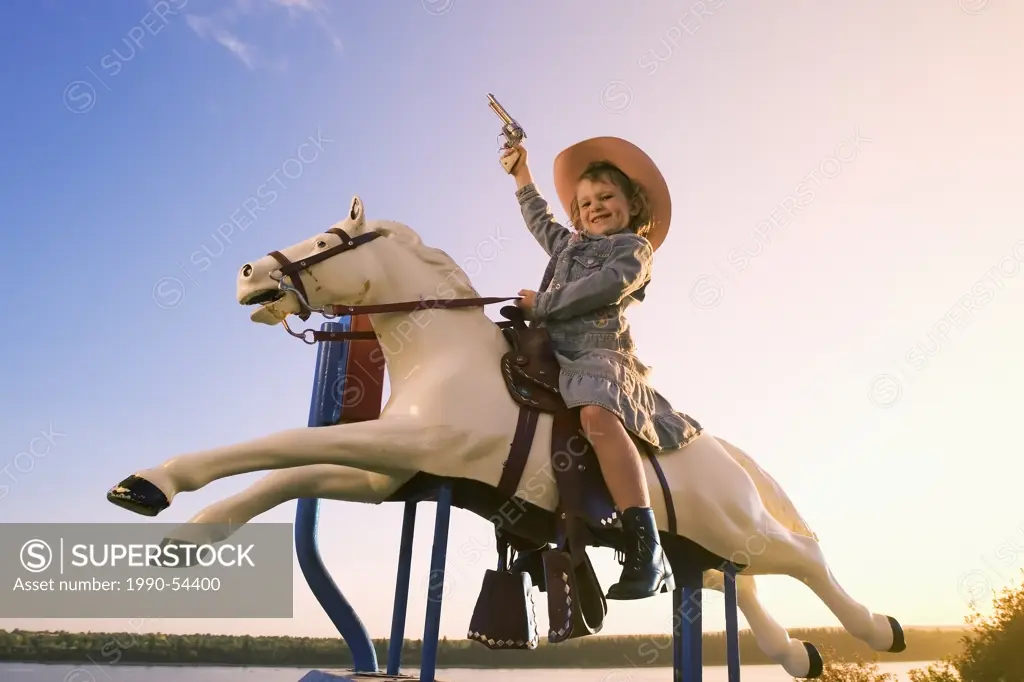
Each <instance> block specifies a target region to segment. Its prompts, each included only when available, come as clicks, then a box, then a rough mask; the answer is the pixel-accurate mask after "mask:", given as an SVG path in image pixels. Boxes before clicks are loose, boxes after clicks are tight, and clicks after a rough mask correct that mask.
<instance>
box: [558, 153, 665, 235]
mask: <svg viewBox="0 0 1024 682" xmlns="http://www.w3.org/2000/svg"><path fill="white" fill-rule="evenodd" d="M594 161H608V162H610V163H613V164H615V165H616V166H618V167H619V169H620V170H621V171H622V172H623V173H625V174H626V175H628V176H629V177H630V178H632V179H633V181H634V182H637V183H639V184H640V186H641V187H643V188H644V191H645V192H646V193H647V198H648V199H649V200H650V204H651V229H650V231H649V232H648V233H647V239H648V241H650V242H651V246H652V247H653V248H654V249H655V250H657V248H658V247H659V246H661V243H662V242H663V241H665V236H666V235H667V234H668V227H669V222H670V220H671V218H672V198H671V196H670V195H669V191H668V184H667V183H666V182H665V178H664V176H662V174H661V171H659V170H658V167H657V166H656V165H655V163H654V161H652V160H651V157H649V156H647V154H645V153H644V151H643V150H642V149H640V148H639V147H637V146H636V145H635V144H633V143H632V142H627V141H626V140H623V139H621V138H618V137H592V138H590V139H589V140H583V141H582V142H577V143H576V144H574V145H572V146H571V147H569V148H568V149H565V150H563V151H562V152H561V153H560V154H559V155H558V156H556V157H555V172H554V175H555V191H557V192H558V199H559V200H560V201H561V202H562V208H564V209H565V213H566V215H572V210H571V207H572V200H573V198H575V196H576V184H577V183H578V181H579V178H580V175H581V174H582V173H583V169H585V168H586V167H587V164H589V163H592V162H594Z"/></svg>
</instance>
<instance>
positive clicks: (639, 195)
mask: <svg viewBox="0 0 1024 682" xmlns="http://www.w3.org/2000/svg"><path fill="white" fill-rule="evenodd" d="M583 180H590V181H591V182H597V181H601V180H603V181H605V182H610V183H611V184H613V185H615V186H616V187H618V188H619V189H620V190H622V193H623V194H625V195H626V200H627V201H629V207H630V212H632V210H633V209H638V210H637V214H636V215H634V216H633V217H632V218H631V219H630V221H629V225H628V226H627V229H629V230H630V231H632V232H634V233H636V234H638V235H640V236H641V237H646V236H647V233H648V232H650V230H651V202H650V199H648V198H647V193H646V192H644V188H643V187H641V186H640V185H639V183H637V182H634V181H633V179H632V178H630V177H629V176H628V175H626V174H625V173H623V172H622V171H621V170H620V169H619V167H618V166H616V165H615V164H613V163H611V162H610V161H593V162H591V163H590V164H588V165H587V167H586V168H584V169H583V172H582V173H580V177H579V178H578V179H577V180H576V182H577V184H578V183H580V182H582V181H583ZM569 214H570V215H569V219H570V220H571V221H572V224H573V227H575V228H576V229H577V230H579V229H580V204H579V201H578V200H577V199H576V197H573V198H572V203H571V204H570V205H569Z"/></svg>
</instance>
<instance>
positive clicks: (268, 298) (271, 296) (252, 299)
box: [242, 289, 285, 305]
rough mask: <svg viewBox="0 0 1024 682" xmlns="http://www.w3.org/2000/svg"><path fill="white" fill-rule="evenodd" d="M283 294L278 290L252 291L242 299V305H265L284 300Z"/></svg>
mask: <svg viewBox="0 0 1024 682" xmlns="http://www.w3.org/2000/svg"><path fill="white" fill-rule="evenodd" d="M284 294H285V292H283V291H281V290H280V289H263V290H262V291H254V292H252V293H251V294H249V295H248V296H246V297H245V298H243V299H242V305H266V304H268V303H273V302H275V301H280V300H281V299H282V298H284Z"/></svg>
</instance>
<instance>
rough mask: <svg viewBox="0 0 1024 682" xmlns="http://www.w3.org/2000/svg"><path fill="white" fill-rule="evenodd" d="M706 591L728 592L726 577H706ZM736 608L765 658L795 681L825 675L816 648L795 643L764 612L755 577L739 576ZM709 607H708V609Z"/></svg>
mask: <svg viewBox="0 0 1024 682" xmlns="http://www.w3.org/2000/svg"><path fill="white" fill-rule="evenodd" d="M704 588H705V589H708V590H715V591H717V592H724V591H725V575H724V574H723V573H722V572H721V571H715V570H711V571H706V572H705V573H704ZM736 605H737V606H738V607H739V610H740V611H742V612H743V616H744V618H746V619H747V623H748V624H749V625H750V632H751V634H753V635H754V639H755V640H757V646H758V647H759V648H760V649H761V651H763V652H764V654H765V655H766V656H767V657H768V658H770V659H772V660H773V661H775V662H776V663H778V664H779V665H781V666H782V667H783V668H784V669H785V670H786V672H787V673H789V674H790V675H792V676H793V677H802V678H812V677H818V676H819V675H821V672H822V660H821V655H820V654H819V653H818V650H817V649H816V648H815V647H814V645H813V644H811V643H809V642H804V641H801V640H799V639H792V638H790V636H789V633H788V632H786V629H785V628H784V627H782V626H781V625H779V624H778V623H777V622H776V621H775V619H774V618H772V616H771V614H769V613H768V612H767V611H765V610H764V607H763V606H761V602H760V600H758V598H757V584H756V583H755V582H754V576H752V575H744V574H743V573H740V574H739V575H737V576H736ZM706 607H707V605H705V608H706Z"/></svg>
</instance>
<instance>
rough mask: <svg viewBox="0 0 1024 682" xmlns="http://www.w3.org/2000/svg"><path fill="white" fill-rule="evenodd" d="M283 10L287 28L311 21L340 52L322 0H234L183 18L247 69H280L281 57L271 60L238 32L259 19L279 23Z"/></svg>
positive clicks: (339, 42)
mask: <svg viewBox="0 0 1024 682" xmlns="http://www.w3.org/2000/svg"><path fill="white" fill-rule="evenodd" d="M282 13H286V14H287V17H288V23H289V24H290V26H289V28H295V27H298V28H300V29H301V28H302V24H304V23H305V22H308V21H310V20H311V21H313V22H314V23H315V24H316V25H317V27H318V29H319V30H320V31H321V32H322V33H323V34H324V35H325V36H326V38H327V39H328V41H329V42H330V43H331V46H332V47H333V48H334V49H335V50H336V51H338V52H341V51H342V42H341V39H340V38H339V37H338V35H337V34H336V33H335V32H334V29H333V28H331V25H330V23H329V22H328V21H327V8H326V6H325V5H324V4H323V2H322V0H234V1H233V2H232V3H230V4H229V5H228V6H227V7H222V8H218V9H216V10H215V11H213V12H211V13H208V14H198V13H196V14H187V15H186V16H185V20H186V21H187V22H188V25H189V27H190V28H191V29H192V30H193V31H194V32H195V34H196V35H197V36H199V37H200V38H202V39H204V40H212V41H214V42H216V43H217V44H219V45H221V46H222V47H224V48H225V49H226V50H227V51H228V52H230V53H231V54H232V55H234V56H235V57H236V58H237V59H238V60H239V61H241V62H242V63H243V64H244V65H245V66H246V67H247V68H249V69H255V68H257V67H260V66H267V65H273V66H276V67H278V68H280V67H282V66H283V61H282V60H280V59H278V60H270V59H269V58H267V57H266V56H264V55H263V53H262V52H261V51H260V50H259V49H257V48H256V47H255V46H254V44H253V43H252V42H251V41H248V40H244V39H243V38H241V37H240V33H241V32H243V31H244V30H245V25H248V26H251V25H254V24H256V23H257V22H259V21H260V20H261V19H262V20H267V19H269V20H270V21H273V22H275V23H280V16H279V15H281V14H282Z"/></svg>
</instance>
